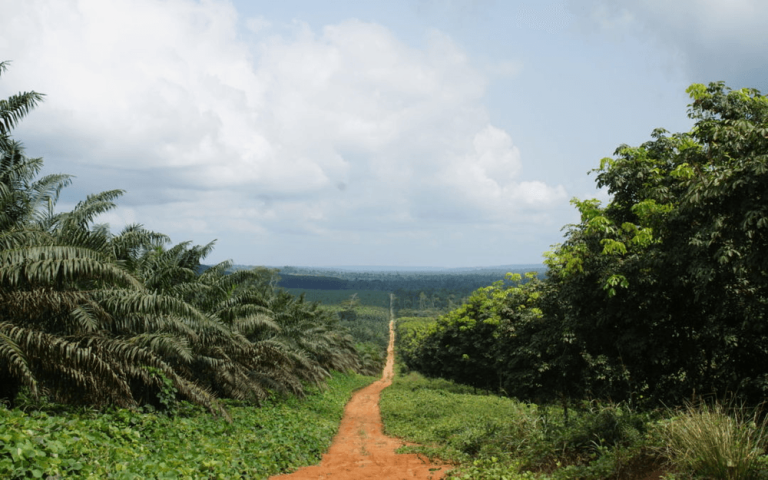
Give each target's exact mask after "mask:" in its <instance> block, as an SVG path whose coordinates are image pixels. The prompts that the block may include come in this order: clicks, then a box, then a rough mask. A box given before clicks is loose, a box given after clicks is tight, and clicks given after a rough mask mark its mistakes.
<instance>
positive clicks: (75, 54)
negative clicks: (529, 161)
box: [0, 0, 566, 239]
mask: <svg viewBox="0 0 768 480" xmlns="http://www.w3.org/2000/svg"><path fill="white" fill-rule="evenodd" d="M5 9H6V10H10V11H11V12H10V13H11V14H10V15H3V16H2V17H0V32H2V33H0V51H3V52H4V53H3V55H6V56H7V57H8V58H10V59H12V60H14V65H13V67H12V68H11V69H10V70H9V74H8V75H7V77H5V76H4V77H3V79H2V81H0V88H2V89H4V90H3V91H2V92H0V93H3V92H8V93H10V92H11V91H16V90H24V89H27V90H28V89H30V88H34V89H35V90H37V91H41V92H45V93H46V94H47V95H48V96H47V98H46V102H45V104H44V106H42V107H41V108H40V109H39V111H38V112H36V113H35V114H33V115H31V116H30V117H29V119H28V120H25V122H24V127H23V129H20V130H19V131H20V135H21V134H23V137H20V138H21V139H22V140H25V141H26V143H27V145H28V149H29V150H30V153H31V154H43V155H45V156H46V157H47V160H48V162H49V164H50V163H53V164H54V165H55V167H54V168H55V169H56V170H58V171H64V172H68V173H70V172H71V173H76V174H78V175H79V176H80V177H81V179H80V180H79V182H78V183H79V185H80V187H79V188H83V189H84V190H86V191H97V190H101V189H106V188H114V187H120V188H125V189H127V190H128V191H129V195H127V196H126V197H125V199H124V201H123V202H124V203H128V204H130V205H131V210H130V215H123V216H119V215H113V216H111V217H109V219H110V220H114V221H117V222H119V221H121V219H123V220H127V219H128V217H130V220H131V221H134V220H133V219H134V218H136V219H137V220H138V221H141V222H144V223H147V224H149V225H148V226H150V228H156V229H158V230H160V231H163V232H167V233H172V234H173V233H174V232H180V233H181V234H182V235H187V232H191V233H190V234H192V233H194V234H198V233H200V234H210V235H212V236H224V235H227V234H228V233H227V232H243V233H244V234H251V235H275V234H279V232H285V231H291V232H293V233H294V234H311V235H325V236H328V235H331V236H332V235H337V234H338V232H349V231H353V230H355V231H357V230H360V231H365V230H371V231H376V230H392V229H395V230H398V229H399V230H407V229H413V228H415V227H416V226H418V225H420V224H422V223H425V222H426V223H432V224H451V223H452V222H455V221H461V222H468V221H469V222H476V223H487V222H495V221H499V219H501V218H503V219H504V221H506V222H511V221H514V220H515V219H523V220H525V221H538V220H535V218H537V217H536V215H539V214H540V213H545V212H546V210H547V209H548V208H553V207H555V206H557V205H559V204H562V203H564V199H565V197H566V195H565V191H564V189H563V187H561V186H557V187H552V186H549V185H546V184H545V183H543V182H540V181H530V180H523V179H521V178H520V176H521V173H522V171H523V161H522V155H521V152H520V151H519V150H518V149H517V148H516V147H515V145H514V144H513V142H512V139H511V138H510V136H509V135H508V134H507V133H506V132H505V131H503V130H501V129H499V128H496V127H494V126H493V125H491V124H490V123H489V119H488V115H487V113H486V110H485V107H484V106H483V103H482V102H483V97H484V95H485V88H486V78H485V77H484V75H483V73H482V72H481V71H480V70H478V69H477V68H475V67H474V66H473V65H472V63H471V61H470V59H468V58H467V55H466V54H465V53H464V52H463V51H462V49H461V48H459V47H458V46H457V45H455V44H454V43H453V42H452V41H451V39H450V38H448V37H447V36H446V35H444V34H442V33H440V32H438V31H432V32H429V33H428V34H427V38H426V46H425V47H424V48H422V49H418V48H413V47H410V46H408V45H406V44H404V43H403V42H401V41H399V40H398V38H396V37H395V36H394V35H393V33H392V32H391V31H390V30H388V29H387V28H385V27H383V26H381V25H377V24H373V23H366V22H361V21H357V20H348V21H343V22H340V23H337V24H334V25H328V26H326V27H324V28H323V29H321V30H319V31H314V30H312V29H311V28H310V27H308V26H307V25H305V24H302V23H300V22H297V23H295V24H294V25H293V27H292V29H293V30H292V31H291V32H290V33H284V34H283V35H282V36H280V35H271V36H262V37H260V38H262V39H261V40H259V42H260V43H257V44H249V43H247V42H246V40H245V39H244V38H243V37H241V36H238V22H239V19H238V16H237V12H236V11H235V10H234V9H233V7H232V6H231V5H230V4H229V3H227V2H225V1H217V0H207V1H202V2H193V1H188V0H168V1H156V0H113V1H109V2H104V1H101V0H68V1H61V0H29V1H25V2H18V3H14V4H13V5H12V6H7V7H5ZM245 25H246V27H247V28H248V29H249V30H250V31H251V32H254V33H260V34H261V33H263V32H264V31H266V30H269V29H270V28H271V24H270V21H269V20H268V19H265V18H263V17H253V18H250V19H247V20H246V21H245ZM509 65H512V64H509ZM508 67H509V66H508ZM505 68H507V67H505ZM509 68H512V67H509ZM509 68H507V70H509ZM515 68H517V67H515ZM41 150H42V151H41ZM73 170H75V171H74V172H73ZM88 182H91V183H88ZM109 182H112V183H117V184H116V185H113V184H112V183H110V184H109V185H105V183H109ZM121 182H122V183H121ZM532 218H533V219H534V220H531V219H532ZM542 218H543V217H542ZM276 232H277V233H276ZM182 239H183V238H182Z"/></svg>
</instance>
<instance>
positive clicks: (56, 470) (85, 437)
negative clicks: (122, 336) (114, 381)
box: [0, 372, 374, 479]
mask: <svg viewBox="0 0 768 480" xmlns="http://www.w3.org/2000/svg"><path fill="white" fill-rule="evenodd" d="M373 380H374V378H373V377H362V376H359V375H355V374H347V375H342V374H340V373H338V372H336V373H334V374H333V377H332V378H331V379H329V380H328V388H325V389H311V390H310V391H309V392H308V395H307V396H306V397H305V398H304V399H301V400H300V399H298V398H297V397H291V398H288V399H282V400H280V401H274V400H267V401H265V402H264V404H263V405H262V407H261V408H253V407H250V406H246V405H244V404H242V402H233V401H229V400H226V401H225V405H226V407H227V411H228V412H229V414H230V415H231V417H232V421H231V423H227V422H222V421H221V420H220V419H217V418H215V417H213V416H211V415H210V414H209V413H207V412H205V411H204V410H203V409H202V408H200V407H194V406H193V405H192V404H189V403H184V404H182V405H180V406H179V409H178V411H177V412H176V415H174V416H168V415H162V414H157V413H152V412H146V411H145V412H140V411H136V410H128V409H111V410H108V411H107V412H104V413H97V412H95V411H93V410H88V409H75V408H72V407H69V408H68V409H66V410H64V411H62V410H61V407H60V406H56V405H42V407H41V406H39V405H38V406H37V408H36V409H34V410H31V411H29V412H26V411H25V409H13V410H7V409H5V408H2V407H0V477H2V478H8V479H11V478H51V479H52V478H93V479H98V478H115V479H134V478H169V479H170V478H173V479H194V478H216V479H233V478H249V479H266V478H268V477H270V476H272V475H276V474H278V473H283V472H286V471H290V470H294V469H297V468H299V467H302V466H306V465H312V464H314V463H317V462H318V461H319V460H320V456H321V455H322V454H323V453H324V452H325V451H326V450H327V449H328V446H329V445H330V443H331V439H332V437H333V435H334V434H335V433H336V430H337V429H338V424H339V421H340V419H341V416H342V413H343V410H344V405H345V404H346V402H347V400H349V397H350V395H351V393H352V391H353V390H355V389H357V388H360V387H362V386H364V385H367V384H368V383H370V382H371V381H373ZM51 409H53V410H51ZM191 446H192V447H193V448H190V447H191Z"/></svg>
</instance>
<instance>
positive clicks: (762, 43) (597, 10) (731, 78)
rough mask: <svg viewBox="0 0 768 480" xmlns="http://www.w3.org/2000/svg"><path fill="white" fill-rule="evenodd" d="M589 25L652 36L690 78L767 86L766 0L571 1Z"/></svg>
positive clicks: (692, 79) (767, 4)
mask: <svg viewBox="0 0 768 480" xmlns="http://www.w3.org/2000/svg"><path fill="white" fill-rule="evenodd" d="M570 6H571V10H572V11H573V12H574V13H575V14H577V15H580V16H581V18H582V20H583V21H586V22H587V23H588V25H589V26H597V27H598V28H599V29H600V30H601V31H603V32H607V33H610V34H613V35H617V34H621V35H625V34H628V33H630V34H635V35H638V36H642V37H644V38H652V39H654V40H655V41H656V42H658V44H659V45H660V46H661V47H662V49H663V51H666V53H667V55H668V62H670V63H671V64H677V66H680V67H682V69H683V70H684V71H685V72H686V73H687V76H688V78H689V81H691V82H700V83H706V82H710V81H717V80H726V81H727V82H728V83H729V84H730V85H732V86H733V87H736V88H741V87H757V88H761V89H763V90H768V80H766V79H768V63H766V62H765V61H764V60H762V59H763V58H764V57H765V51H766V50H767V49H768V36H766V35H765V29H766V26H767V25H768V22H766V19H768V3H766V2H764V1H762V0H730V1H727V2H723V1H719V0H677V1H674V2H670V1H664V0H610V1H608V0H588V1H581V0H580V1H578V2H576V1H574V0H571V3H570Z"/></svg>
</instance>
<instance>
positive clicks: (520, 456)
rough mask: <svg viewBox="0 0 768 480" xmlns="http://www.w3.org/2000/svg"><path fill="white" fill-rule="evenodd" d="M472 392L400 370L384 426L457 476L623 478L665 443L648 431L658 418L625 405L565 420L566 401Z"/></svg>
mask: <svg viewBox="0 0 768 480" xmlns="http://www.w3.org/2000/svg"><path fill="white" fill-rule="evenodd" d="M471 392H472V389H471V388H468V387H466V386H462V385H459V384H455V383H452V382H448V381H445V380H428V379H425V378H424V377H421V376H420V375H418V374H416V373H410V374H409V375H407V376H398V377H395V380H394V383H393V384H392V386H391V387H389V388H388V389H386V390H384V391H383V392H382V398H381V412H382V419H383V421H384V425H385V429H386V431H387V432H388V433H389V434H392V435H396V436H399V437H403V438H405V439H406V440H408V441H412V442H417V443H419V444H422V445H427V446H426V447H423V446H422V447H406V448H405V450H408V451H416V452H420V453H424V454H426V455H429V456H436V457H439V458H441V459H443V460H445V461H451V462H454V463H456V464H457V465H458V466H457V468H456V469H455V470H454V471H452V472H451V473H450V475H449V477H448V478H455V479H481V480H482V479H499V478H509V479H518V478H550V477H551V478H557V479H585V478H594V479H603V478H624V477H622V475H625V474H626V473H627V470H628V469H629V468H631V467H632V466H636V465H639V462H640V461H643V460H646V459H648V456H649V455H651V452H652V451H654V450H653V449H654V448H657V447H658V446H660V445H661V444H660V443H659V444H652V443H651V441H652V440H658V437H653V436H650V435H648V434H647V432H648V429H649V425H651V424H652V422H653V421H654V419H653V418H652V417H651V416H649V415H647V414H639V413H636V412H633V411H631V410H630V409H629V408H627V407H626V406H624V405H611V404H606V405H599V404H594V403H593V404H589V405H584V406H582V407H581V408H578V409H576V410H575V411H572V412H571V414H570V417H569V421H568V422H566V421H565V417H564V414H563V413H564V412H563V410H562V409H561V408H559V407H553V406H537V405H534V404H527V403H522V402H519V401H517V400H514V399H509V398H504V397H498V396H493V395H473V394H472V393H471ZM650 465H651V466H652V468H655V467H656V465H658V463H654V462H653V461H651V462H650ZM637 473H642V472H637ZM637 478H642V475H638V477H637Z"/></svg>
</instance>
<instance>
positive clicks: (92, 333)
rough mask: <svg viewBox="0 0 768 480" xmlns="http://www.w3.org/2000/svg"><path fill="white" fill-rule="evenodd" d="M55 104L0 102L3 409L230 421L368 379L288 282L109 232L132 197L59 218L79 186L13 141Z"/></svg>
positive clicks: (31, 97) (338, 336)
mask: <svg viewBox="0 0 768 480" xmlns="http://www.w3.org/2000/svg"><path fill="white" fill-rule="evenodd" d="M7 66H8V64H7V63H0V74H2V72H3V71H4V70H5V69H6V68H7ZM42 99H43V96H42V95H41V94H39V93H37V92H26V93H20V94H18V95H14V96H12V97H10V98H8V99H7V100H0V203H1V204H2V213H0V400H4V401H6V402H9V403H11V404H13V402H14V400H15V399H16V397H17V395H18V394H19V392H20V391H22V390H23V391H26V392H28V394H29V395H30V396H31V397H32V398H39V397H40V396H47V397H49V398H51V399H54V400H56V401H61V402H67V403H75V404H90V405H107V404H115V405H119V406H127V407H132V406H136V405H140V404H152V405H154V406H156V407H159V408H167V407H168V406H169V405H170V403H171V402H173V401H174V400H175V398H176V396H178V397H180V398H183V399H186V400H189V401H192V402H195V403H197V404H201V405H204V406H206V407H207V408H208V409H209V410H211V411H212V412H219V413H222V414H223V415H225V416H226V412H225V411H224V410H223V409H222V408H221V406H220V405H219V403H218V401H217V399H218V398H234V399H239V400H245V401H249V402H253V403H259V402H260V401H261V400H263V399H265V398H267V397H269V396H270V395H272V394H274V393H280V392H288V393H293V394H297V395H301V394H302V393H303V389H304V386H305V385H307V384H314V385H320V384H322V382H323V381H324V380H325V379H326V378H327V377H328V376H329V371H330V370H331V369H336V370H348V369H352V370H358V369H359V368H360V363H359V359H358V354H357V351H356V349H355V347H354V344H353V341H352V339H351V337H350V336H349V335H347V334H346V333H345V331H343V330H342V329H341V327H339V325H338V322H337V318H336V317H335V315H331V314H329V313H327V312H323V311H321V310H320V309H319V308H318V307H317V305H315V304H311V303H308V302H305V301H304V299H303V298H295V297H292V296H290V295H288V294H286V293H284V292H281V291H277V290H276V289H275V288H274V284H275V282H274V278H273V277H274V275H275V272H273V271H269V270H266V269H256V270H252V271H239V272H235V273H233V274H227V269H228V268H229V267H230V266H231V265H230V264H229V263H226V262H225V263H222V264H218V265H215V266H214V267H212V268H208V269H205V270H204V267H203V266H202V264H201V261H202V260H203V259H204V258H205V257H206V255H208V254H209V253H210V251H211V250H212V248H213V243H210V244H208V245H204V246H192V245H190V244H189V243H181V244H178V245H175V246H169V238H168V237H167V236H165V235H163V234H160V233H156V232H152V231H149V230H147V229H145V228H143V227H142V226H141V225H129V226H127V227H126V228H124V229H123V230H122V231H121V232H120V233H118V234H114V233H112V232H111V231H110V229H109V227H108V226H107V225H102V224H99V223H97V220H98V217H99V215H101V214H103V213H105V212H107V211H109V210H111V209H113V208H115V207H116V204H115V201H116V200H117V199H118V198H119V197H120V196H121V195H122V194H123V192H122V191H121V190H111V191H106V192H101V193H98V194H95V195H89V196H88V197H87V198H86V199H85V200H83V201H81V202H80V203H78V204H77V205H76V206H75V208H74V209H73V210H72V211H70V212H60V211H57V210H56V203H57V200H58V197H59V194H60V192H61V191H62V189H63V188H65V187H67V186H68V185H69V184H70V182H71V177H70V176H68V175H61V174H56V175H45V176H41V175H40V172H41V170H42V167H43V161H42V159H40V158H30V157H28V156H27V155H26V152H25V150H24V147H23V145H22V144H21V143H20V142H18V141H16V140H14V139H13V138H12V137H11V132H12V130H13V128H14V127H15V126H16V125H17V124H18V122H19V121H20V120H21V119H22V118H23V117H24V116H25V115H26V114H27V113H29V111H30V110H31V109H33V108H34V107H35V106H36V105H37V104H38V103H39V102H40V101H41V100H42ZM203 270H204V271H203Z"/></svg>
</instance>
